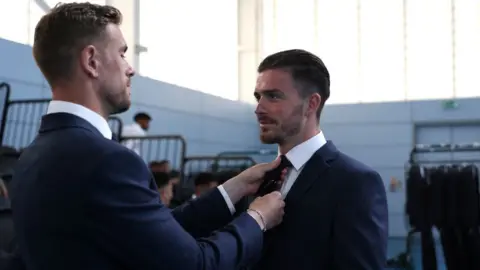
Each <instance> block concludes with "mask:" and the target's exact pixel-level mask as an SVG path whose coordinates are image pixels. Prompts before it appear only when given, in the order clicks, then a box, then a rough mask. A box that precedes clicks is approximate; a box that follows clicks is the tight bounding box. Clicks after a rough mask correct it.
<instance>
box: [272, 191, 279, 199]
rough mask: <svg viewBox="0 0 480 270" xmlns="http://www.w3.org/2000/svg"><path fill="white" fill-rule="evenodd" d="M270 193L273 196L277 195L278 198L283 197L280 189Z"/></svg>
mask: <svg viewBox="0 0 480 270" xmlns="http://www.w3.org/2000/svg"><path fill="white" fill-rule="evenodd" d="M270 194H272V196H273V197H276V198H280V197H282V193H280V192H279V191H273V192H272V193H270Z"/></svg>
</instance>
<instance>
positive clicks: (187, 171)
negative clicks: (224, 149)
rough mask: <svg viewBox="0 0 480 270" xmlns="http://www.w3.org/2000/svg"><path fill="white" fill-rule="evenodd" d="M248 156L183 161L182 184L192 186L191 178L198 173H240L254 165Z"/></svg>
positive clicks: (210, 157) (213, 157) (204, 157)
mask: <svg viewBox="0 0 480 270" xmlns="http://www.w3.org/2000/svg"><path fill="white" fill-rule="evenodd" d="M255 163H256V162H255V160H254V159H253V158H251V157H249V156H191V157H186V158H185V159H184V164H183V184H184V185H185V186H192V185H193V180H192V178H193V177H194V176H195V175H196V174H198V173H200V172H213V173H216V172H221V171H231V170H236V171H242V170H245V169H246V168H248V167H251V166H253V165H255Z"/></svg>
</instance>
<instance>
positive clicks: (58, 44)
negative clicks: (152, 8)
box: [33, 3, 122, 85]
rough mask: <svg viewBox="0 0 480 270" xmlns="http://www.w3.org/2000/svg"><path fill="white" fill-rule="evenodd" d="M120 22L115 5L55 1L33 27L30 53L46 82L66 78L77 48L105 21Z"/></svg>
mask: <svg viewBox="0 0 480 270" xmlns="http://www.w3.org/2000/svg"><path fill="white" fill-rule="evenodd" d="M121 23H122V13H121V12H120V11H119V10H118V9H116V8H114V7H112V6H107V5H96V4H91V3H68V4H57V5H56V6H55V7H54V8H53V9H52V10H51V11H50V12H48V13H47V14H45V15H44V16H43V17H42V18H41V19H40V21H39V22H38V24H37V26H36V27H35V35H34V42H33V57H34V58H35V61H36V63H37V65H38V67H39V68H40V70H41V71H42V73H43V75H44V76H45V78H46V79H47V81H48V82H49V84H50V85H52V84H53V83H55V82H56V81H57V80H59V79H68V78H69V76H70V75H71V72H72V68H73V62H74V59H75V58H76V57H77V56H78V55H79V53H80V51H81V50H82V49H83V48H84V47H85V46H87V45H88V44H91V43H92V41H94V40H95V39H97V38H99V37H100V36H101V34H102V33H103V32H104V31H105V28H106V27H107V25H108V24H115V25H120V24H121Z"/></svg>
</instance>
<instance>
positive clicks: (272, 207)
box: [248, 191, 285, 230]
mask: <svg viewBox="0 0 480 270" xmlns="http://www.w3.org/2000/svg"><path fill="white" fill-rule="evenodd" d="M284 207H285V202H284V201H283V199H282V194H280V192H278V191H274V192H272V193H269V194H267V195H265V196H263V197H258V198H256V199H255V200H254V201H253V202H252V203H251V204H250V207H249V209H250V210H251V211H248V213H249V214H250V215H251V216H252V217H253V218H254V219H255V220H256V221H257V223H258V224H259V225H260V227H261V228H262V229H265V230H269V229H271V228H273V227H275V226H277V225H278V224H280V223H281V222H282V220H283V214H284Z"/></svg>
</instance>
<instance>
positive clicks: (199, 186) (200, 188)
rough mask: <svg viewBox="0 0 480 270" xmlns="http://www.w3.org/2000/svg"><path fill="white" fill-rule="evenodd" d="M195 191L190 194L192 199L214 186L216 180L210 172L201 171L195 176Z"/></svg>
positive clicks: (216, 184) (215, 185) (216, 182)
mask: <svg viewBox="0 0 480 270" xmlns="http://www.w3.org/2000/svg"><path fill="white" fill-rule="evenodd" d="M194 182H195V192H194V193H193V195H192V199H195V198H198V197H200V196H201V195H202V194H204V193H206V192H208V191H210V190H212V189H213V188H216V187H217V186H218V181H217V179H216V178H215V175H214V174H213V173H210V172H201V173H199V174H198V175H197V176H196V177H195V180H194Z"/></svg>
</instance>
